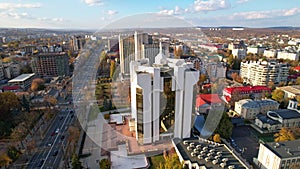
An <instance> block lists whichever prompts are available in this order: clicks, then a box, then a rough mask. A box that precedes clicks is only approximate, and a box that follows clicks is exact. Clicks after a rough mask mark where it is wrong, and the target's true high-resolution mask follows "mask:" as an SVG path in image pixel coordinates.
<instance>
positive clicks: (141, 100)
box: [130, 49, 199, 144]
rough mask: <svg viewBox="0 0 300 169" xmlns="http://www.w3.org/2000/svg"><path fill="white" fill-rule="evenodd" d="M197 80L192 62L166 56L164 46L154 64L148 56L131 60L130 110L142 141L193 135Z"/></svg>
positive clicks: (137, 136)
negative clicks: (191, 133) (151, 63)
mask: <svg viewBox="0 0 300 169" xmlns="http://www.w3.org/2000/svg"><path fill="white" fill-rule="evenodd" d="M198 79H199V71H197V70H195V69H193V64H192V63H185V62H184V60H183V59H169V58H166V57H165V56H164V55H163V53H162V49H161V50H160V53H159V54H158V55H157V56H156V57H155V64H153V66H150V65H149V61H148V59H143V60H139V61H133V62H131V70H130V80H131V111H132V118H133V119H135V131H136V139H137V140H138V143H139V144H150V143H154V142H157V141H159V140H163V139H164V138H168V139H170V138H173V137H177V138H187V137H190V130H191V125H192V112H193V111H194V110H195V109H194V108H193V105H195V104H194V103H195V96H194V95H195V94H194V91H195V89H196V88H195V84H196V83H197V81H198Z"/></svg>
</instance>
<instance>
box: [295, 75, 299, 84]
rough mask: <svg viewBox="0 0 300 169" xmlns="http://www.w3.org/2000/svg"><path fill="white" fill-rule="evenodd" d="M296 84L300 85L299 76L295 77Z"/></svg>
mask: <svg viewBox="0 0 300 169" xmlns="http://www.w3.org/2000/svg"><path fill="white" fill-rule="evenodd" d="M295 83H296V85H300V77H297V79H296V82H295Z"/></svg>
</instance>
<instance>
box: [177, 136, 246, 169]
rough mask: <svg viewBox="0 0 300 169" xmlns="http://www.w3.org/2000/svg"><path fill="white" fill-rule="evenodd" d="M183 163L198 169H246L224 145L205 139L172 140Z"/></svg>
mask: <svg viewBox="0 0 300 169" xmlns="http://www.w3.org/2000/svg"><path fill="white" fill-rule="evenodd" d="M173 143H174V144H175V146H176V148H177V149H178V151H179V153H180V155H181V156H182V158H183V160H184V161H190V162H191V163H192V164H197V165H198V166H199V167H201V166H203V167H205V168H214V169H222V167H221V165H224V164H225V167H223V168H229V167H230V166H232V167H233V166H234V168H246V167H245V165H244V164H242V163H241V161H240V160H239V159H237V157H236V156H235V155H234V154H232V153H231V150H229V149H228V147H226V146H225V145H224V144H219V143H215V142H212V141H208V140H205V139H201V138H200V139H198V138H189V139H184V140H180V139H178V138H175V139H173Z"/></svg>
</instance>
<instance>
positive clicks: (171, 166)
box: [160, 153, 182, 169]
mask: <svg viewBox="0 0 300 169" xmlns="http://www.w3.org/2000/svg"><path fill="white" fill-rule="evenodd" d="M160 167H162V168H164V169H181V168H182V164H181V163H180V161H179V159H178V156H177V154H176V153H173V154H169V155H167V156H165V163H164V164H161V163H160Z"/></svg>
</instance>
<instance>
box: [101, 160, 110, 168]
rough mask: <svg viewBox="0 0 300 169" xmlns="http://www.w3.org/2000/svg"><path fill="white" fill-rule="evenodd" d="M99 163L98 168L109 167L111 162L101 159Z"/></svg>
mask: <svg viewBox="0 0 300 169" xmlns="http://www.w3.org/2000/svg"><path fill="white" fill-rule="evenodd" d="M99 165H100V169H110V167H111V163H110V161H109V160H108V159H102V160H101V161H100V162H99Z"/></svg>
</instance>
